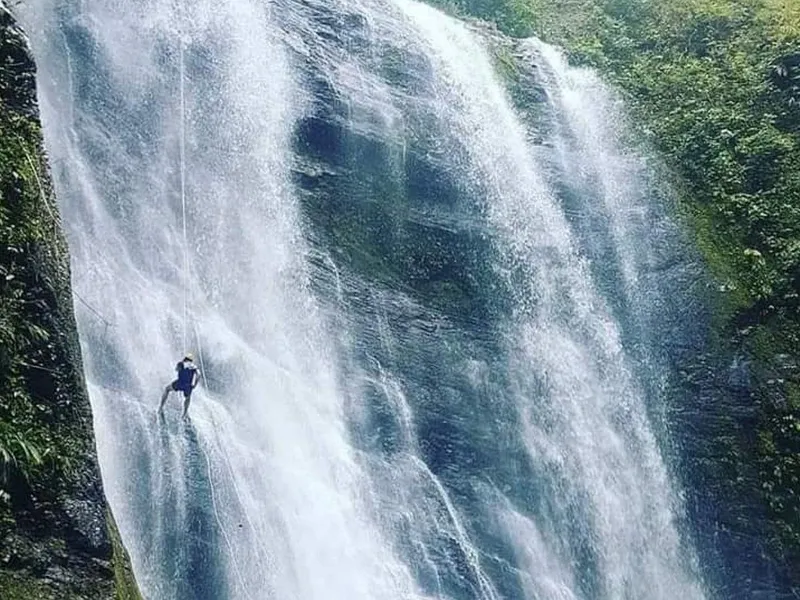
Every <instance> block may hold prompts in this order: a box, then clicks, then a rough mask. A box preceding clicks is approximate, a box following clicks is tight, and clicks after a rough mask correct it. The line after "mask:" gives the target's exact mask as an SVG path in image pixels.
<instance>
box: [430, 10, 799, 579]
mask: <svg viewBox="0 0 800 600" xmlns="http://www.w3.org/2000/svg"><path fill="white" fill-rule="evenodd" d="M433 3H434V4H437V5H439V6H443V7H445V8H450V9H452V10H456V11H463V12H466V13H469V14H473V15H476V16H479V17H483V18H487V19H491V20H494V21H495V22H497V24H498V26H499V27H500V28H501V29H502V30H504V31H505V32H506V33H509V34H511V35H528V34H530V33H533V32H534V31H535V32H536V33H537V34H538V35H539V36H540V37H542V38H544V39H545V40H546V41H549V42H551V43H555V44H558V45H560V46H562V47H563V48H565V50H566V51H567V52H568V54H569V56H570V59H571V61H572V62H573V63H579V64H586V65H590V66H593V67H595V68H598V69H599V70H600V71H601V72H603V73H604V74H605V76H606V77H607V78H608V79H609V80H611V81H612V82H613V83H615V84H616V85H617V87H618V88H619V89H620V90H621V91H622V93H623V94H624V95H625V97H626V100H627V103H628V107H629V110H630V113H631V116H632V117H633V119H632V120H633V123H634V126H635V127H636V128H638V130H639V131H638V133H639V134H640V135H641V137H642V139H643V140H645V143H646V144H648V145H649V146H651V147H653V148H655V149H657V150H658V151H659V152H660V153H661V156H662V157H664V159H665V161H666V163H667V166H668V167H669V169H670V171H671V172H672V173H673V174H674V176H675V180H674V183H675V188H676V189H677V190H678V191H679V194H680V199H681V210H682V212H683V213H684V217H685V218H686V221H687V223H688V224H689V225H690V228H691V230H692V231H693V232H694V234H695V237H696V241H697V245H698V248H699V249H700V250H701V252H702V253H703V255H704V256H705V259H706V262H707V264H708V267H709V270H710V271H711V273H712V275H713V276H714V278H715V280H716V281H717V285H718V288H719V290H720V293H719V294H718V297H717V304H718V306H717V308H718V310H717V315H716V321H717V327H716V330H717V332H716V333H717V337H718V340H717V341H718V342H719V343H720V344H721V349H722V351H723V352H732V353H741V354H744V355H746V356H749V357H751V358H753V359H754V364H753V368H752V376H753V379H752V384H753V401H754V403H756V405H757V406H758V415H759V418H758V424H757V429H758V432H757V435H755V436H753V435H746V436H742V439H740V441H739V442H738V447H737V448H736V449H735V452H734V454H735V456H737V457H739V459H740V460H745V461H748V462H750V463H755V464H756V465H757V472H758V478H759V481H757V482H748V485H750V487H752V488H757V489H758V490H760V493H761V495H762V498H763V500H764V502H765V504H766V505H767V506H769V507H770V510H771V521H772V525H773V532H772V533H773V535H774V539H773V540H772V541H773V542H774V548H775V549H776V551H777V552H778V553H779V554H783V555H784V557H785V558H786V559H787V560H788V561H789V564H791V561H794V562H795V564H800V485H798V484H800V459H799V458H798V456H800V372H799V371H800V368H799V367H798V364H797V362H798V357H800V298H799V297H798V293H800V3H798V2H794V1H792V0H669V1H665V2H656V1H654V0H439V1H438V2H437V1H435V0H434V2H433ZM750 433H752V432H750ZM745 437H747V438H749V439H745ZM754 438H755V439H756V440H757V441H756V442H753V439H754ZM726 443H727V442H726ZM722 446H724V444H721V445H720V447H722Z"/></svg>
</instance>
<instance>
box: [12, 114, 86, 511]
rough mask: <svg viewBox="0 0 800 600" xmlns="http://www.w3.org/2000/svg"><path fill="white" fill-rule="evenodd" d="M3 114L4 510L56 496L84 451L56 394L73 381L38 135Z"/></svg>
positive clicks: (24, 121) (67, 407)
mask: <svg viewBox="0 0 800 600" xmlns="http://www.w3.org/2000/svg"><path fill="white" fill-rule="evenodd" d="M0 109H1V112H0V192H1V193H2V203H0V490H2V497H1V498H0V504H2V501H1V500H2V499H5V500H10V501H12V503H20V502H23V503H24V502H25V497H24V496H26V495H27V494H28V493H29V490H30V486H31V485H33V486H34V487H42V488H44V489H49V490H50V491H51V492H52V491H55V490H54V486H53V482H55V481H58V477H59V476H60V475H63V474H64V473H66V472H68V471H69V470H70V469H71V468H72V465H73V464H75V462H76V460H77V457H78V456H79V453H80V452H81V451H83V450H84V448H83V446H84V445H85V444H84V443H83V442H81V441H80V439H81V437H82V436H81V435H78V434H76V433H75V432H74V431H73V429H74V427H75V425H73V423H74V422H75V420H74V417H75V415H74V413H73V410H72V402H71V399H70V398H69V395H68V393H59V389H60V388H61V387H63V385H62V382H63V380H65V379H67V378H68V376H67V372H68V367H67V366H66V365H65V363H64V356H63V353H64V343H65V342H64V340H63V339H61V338H60V337H59V338H58V339H54V338H53V335H54V331H55V330H56V327H57V323H58V317H57V313H58V310H57V307H56V295H57V293H56V290H55V288H56V287H57V286H56V283H55V281H54V276H53V274H52V272H51V271H52V270H53V269H54V268H55V267H54V266H53V265H55V264H56V263H57V260H56V257H55V255H54V254H53V252H55V248H57V247H58V240H59V239H60V238H59V237H58V234H57V229H56V227H57V221H56V220H55V216H54V209H53V207H52V206H51V205H50V204H49V203H50V202H51V200H50V198H49V196H48V192H47V190H46V189H44V187H43V180H44V175H43V174H42V173H43V172H44V171H43V167H42V165H41V163H40V160H41V159H40V156H41V152H40V149H39V146H38V144H39V140H40V131H39V128H38V125H36V124H35V122H34V121H33V120H31V119H30V118H28V117H26V116H23V115H20V114H18V113H15V112H12V111H10V110H7V109H5V108H4V107H3V106H2V105H0ZM48 265H50V266H48ZM77 425H78V426H82V424H81V423H80V420H78V423H77ZM55 487H57V486H55Z"/></svg>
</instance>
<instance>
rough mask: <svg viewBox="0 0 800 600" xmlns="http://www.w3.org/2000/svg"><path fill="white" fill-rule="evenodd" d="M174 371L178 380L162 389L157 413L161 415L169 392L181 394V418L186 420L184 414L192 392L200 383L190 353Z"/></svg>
mask: <svg viewBox="0 0 800 600" xmlns="http://www.w3.org/2000/svg"><path fill="white" fill-rule="evenodd" d="M175 370H176V371H177V372H178V378H177V379H176V380H175V381H173V382H172V383H170V384H169V385H168V386H167V387H166V388H164V394H163V395H162V396H161V404H160V405H159V407H158V413H159V414H161V413H162V411H163V409H164V403H165V402H166V401H167V396H169V394H170V392H183V398H184V400H183V417H184V418H186V413H187V412H188V411H189V402H190V401H191V399H192V390H194V388H196V387H197V384H198V382H199V381H200V369H198V368H197V365H195V364H194V355H193V354H192V353H191V352H187V353H186V355H185V356H184V357H183V360H181V361H180V362H179V363H178V364H177V365H176V366H175Z"/></svg>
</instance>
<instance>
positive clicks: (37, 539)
mask: <svg viewBox="0 0 800 600" xmlns="http://www.w3.org/2000/svg"><path fill="white" fill-rule="evenodd" d="M0 193H1V194H2V202H1V203H0V590H2V597H3V599H4V600H6V599H8V600H16V599H23V598H24V599H30V598H37V599H39V598H41V599H49V598H53V599H58V600H62V599H67V600H68V599H73V598H74V599H78V598H86V599H99V598H111V597H114V595H115V590H116V595H117V597H119V598H126V599H127V598H137V597H138V592H136V586H135V583H134V582H133V578H132V576H131V572H130V567H129V562H128V560H127V555H126V554H125V552H124V549H123V548H122V545H121V543H120V541H119V537H118V535H117V534H116V528H115V526H114V524H113V520H112V519H110V513H107V507H106V502H105V498H104V496H103V490H102V486H101V481H100V472H99V468H98V464H97V457H96V451H95V444H94V437H93V431H92V418H91V409H90V405H89V399H88V395H87V393H86V389H85V386H84V381H83V370H82V365H81V357H80V349H79V346H78V337H77V329H76V325H75V320H74V316H73V313H72V297H71V293H70V280H69V260H68V255H67V249H66V244H65V242H64V239H63V236H62V233H61V228H60V222H59V219H58V213H57V207H56V204H55V202H54V198H53V192H52V188H51V185H50V179H49V176H48V170H47V163H46V158H45V155H44V151H43V147H42V139H41V131H40V124H39V121H38V115H37V109H36V96H35V67H34V64H33V62H32V60H31V58H30V54H29V52H28V48H27V45H26V42H25V38H24V36H23V34H22V32H21V31H20V30H19V29H18V28H17V27H16V25H15V24H14V21H13V18H12V16H11V15H10V14H9V13H8V12H7V11H6V10H5V9H4V8H0ZM109 529H110V531H111V532H112V534H111V535H109ZM115 579H116V582H117V583H116V585H115Z"/></svg>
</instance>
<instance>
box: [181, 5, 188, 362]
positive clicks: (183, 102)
mask: <svg viewBox="0 0 800 600" xmlns="http://www.w3.org/2000/svg"><path fill="white" fill-rule="evenodd" d="M180 6H181V15H180V19H179V23H180V25H179V27H180V29H179V31H178V35H179V38H180V44H179V51H178V65H179V67H178V69H179V74H180V102H181V107H180V109H181V118H180V161H181V213H182V214H181V216H182V222H183V278H184V285H183V351H184V352H185V351H186V349H187V347H188V327H189V282H188V281H187V279H188V277H189V240H188V236H187V234H186V97H185V91H184V87H185V86H184V64H183V51H184V48H183V44H184V39H183V4H182V3H181V4H180Z"/></svg>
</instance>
